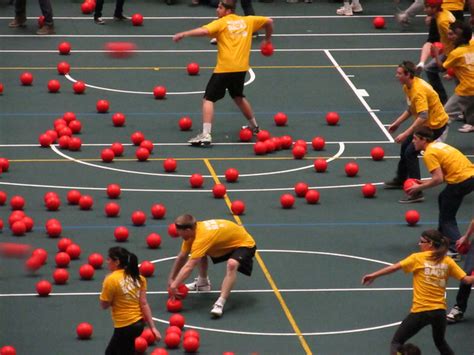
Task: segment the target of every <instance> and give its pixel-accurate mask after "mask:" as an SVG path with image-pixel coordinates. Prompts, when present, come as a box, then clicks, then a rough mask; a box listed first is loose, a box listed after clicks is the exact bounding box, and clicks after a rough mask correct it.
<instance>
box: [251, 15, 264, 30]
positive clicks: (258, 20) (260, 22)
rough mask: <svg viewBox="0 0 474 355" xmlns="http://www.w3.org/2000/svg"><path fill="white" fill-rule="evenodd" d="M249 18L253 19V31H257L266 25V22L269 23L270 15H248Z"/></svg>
mask: <svg viewBox="0 0 474 355" xmlns="http://www.w3.org/2000/svg"><path fill="white" fill-rule="evenodd" d="M248 18H249V19H252V23H253V25H252V27H253V31H252V32H255V31H258V30H259V29H261V28H262V27H263V26H265V24H266V23H267V21H268V17H264V16H248Z"/></svg>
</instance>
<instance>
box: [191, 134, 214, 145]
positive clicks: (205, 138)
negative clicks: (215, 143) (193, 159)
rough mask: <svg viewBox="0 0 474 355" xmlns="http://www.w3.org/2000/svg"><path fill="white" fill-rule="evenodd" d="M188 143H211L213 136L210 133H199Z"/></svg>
mask: <svg viewBox="0 0 474 355" xmlns="http://www.w3.org/2000/svg"><path fill="white" fill-rule="evenodd" d="M188 143H189V144H191V145H211V144H212V137H211V135H210V134H209V133H207V134H205V133H199V134H198V135H197V136H196V137H193V138H191V139H190V140H188Z"/></svg>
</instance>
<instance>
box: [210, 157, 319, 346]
mask: <svg viewBox="0 0 474 355" xmlns="http://www.w3.org/2000/svg"><path fill="white" fill-rule="evenodd" d="M204 163H205V164H206V166H207V168H208V170H209V172H210V173H211V175H212V179H213V180H214V182H215V183H216V184H219V183H220V181H219V178H218V177H217V174H216V172H215V170H214V168H213V167H212V165H211V163H210V161H209V160H208V159H204ZM224 200H225V203H226V205H227V207H228V208H229V210H231V208H230V206H231V202H230V199H229V197H228V196H227V194H225V196H224ZM231 212H232V211H231ZM232 215H233V217H234V219H235V221H236V222H237V223H238V224H239V225H242V221H241V220H240V217H239V216H237V215H235V214H232ZM255 259H256V260H257V262H258V264H259V265H260V268H261V269H262V272H263V274H264V275H265V278H266V279H267V281H268V283H269V284H270V286H271V288H272V290H273V292H274V293H275V296H276V298H277V299H278V301H279V302H280V306H281V308H283V312H284V313H285V315H286V318H287V319H288V321H289V322H290V324H291V327H292V328H293V330H294V331H295V333H296V335H297V336H298V340H299V341H300V343H301V346H302V347H303V349H304V350H305V352H306V354H307V355H310V354H312V351H311V349H310V347H309V345H308V343H307V342H306V340H305V338H304V336H303V334H302V333H301V330H300V328H299V327H298V325H297V324H296V321H295V318H294V317H293V315H292V314H291V311H290V309H289V308H288V306H287V305H286V302H285V300H284V299H283V296H282V295H281V293H280V290H279V289H278V287H277V285H276V283H275V281H274V280H273V277H272V275H271V274H270V272H269V271H268V269H267V266H266V265H265V263H264V262H263V259H262V258H261V256H260V254H259V252H258V251H257V252H256V253H255Z"/></svg>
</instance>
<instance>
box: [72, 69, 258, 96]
mask: <svg viewBox="0 0 474 355" xmlns="http://www.w3.org/2000/svg"><path fill="white" fill-rule="evenodd" d="M249 74H250V78H249V80H247V81H246V82H245V83H244V85H245V86H247V85H249V84H251V83H252V82H253V81H254V80H255V73H254V71H253V70H252V68H250V69H249ZM65 78H66V79H68V80H69V81H71V82H73V83H75V82H76V81H77V80H76V79H74V78H73V77H72V76H71V75H70V74H66V75H65ZM86 87H88V88H92V89H97V90H104V91H112V92H120V93H123V94H136V95H153V92H149V91H132V90H120V89H111V88H106V87H103V86H96V85H91V84H87V83H86ZM195 94H204V91H175V92H173V91H170V92H167V93H166V95H195Z"/></svg>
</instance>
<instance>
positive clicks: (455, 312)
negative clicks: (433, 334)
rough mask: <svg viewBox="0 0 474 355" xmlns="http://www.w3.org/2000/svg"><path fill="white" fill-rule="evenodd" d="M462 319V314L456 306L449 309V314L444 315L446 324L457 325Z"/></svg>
mask: <svg viewBox="0 0 474 355" xmlns="http://www.w3.org/2000/svg"><path fill="white" fill-rule="evenodd" d="M463 319H464V312H463V311H461V309H460V308H459V307H458V306H454V307H453V308H451V310H450V311H449V313H448V314H447V315H446V320H447V321H448V323H457V322H459V321H462V320H463Z"/></svg>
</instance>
